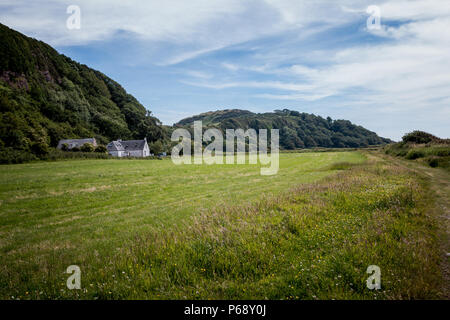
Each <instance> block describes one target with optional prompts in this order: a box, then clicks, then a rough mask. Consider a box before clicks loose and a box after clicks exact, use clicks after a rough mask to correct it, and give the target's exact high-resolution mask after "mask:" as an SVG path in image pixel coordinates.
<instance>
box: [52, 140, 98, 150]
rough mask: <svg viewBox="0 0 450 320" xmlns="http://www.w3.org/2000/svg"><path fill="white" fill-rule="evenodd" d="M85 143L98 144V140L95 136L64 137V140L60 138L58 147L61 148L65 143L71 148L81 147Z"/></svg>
mask: <svg viewBox="0 0 450 320" xmlns="http://www.w3.org/2000/svg"><path fill="white" fill-rule="evenodd" d="M85 143H91V144H92V145H94V146H97V141H96V140H95V138H86V139H64V140H59V142H58V147H57V148H60V149H61V148H62V145H63V144H67V145H68V146H69V147H70V148H73V147H78V148H79V147H81V146H82V145H83V144H85Z"/></svg>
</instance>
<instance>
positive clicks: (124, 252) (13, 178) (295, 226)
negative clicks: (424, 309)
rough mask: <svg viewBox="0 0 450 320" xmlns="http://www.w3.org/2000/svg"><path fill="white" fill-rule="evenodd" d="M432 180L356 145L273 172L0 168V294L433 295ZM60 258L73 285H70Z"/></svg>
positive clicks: (286, 159)
mask: <svg viewBox="0 0 450 320" xmlns="http://www.w3.org/2000/svg"><path fill="white" fill-rule="evenodd" d="M367 155H368V156H369V160H367ZM428 183H429V182H428V181H427V180H426V179H425V178H420V177H418V176H417V175H416V174H415V173H414V172H413V171H412V170H411V169H408V168H407V167H405V166H401V165H398V164H396V163H393V162H392V160H386V159H384V158H382V157H381V156H373V155H371V154H369V153H366V155H365V154H362V153H359V152H335V153H333V152H329V153H326V152H321V153H303V154H295V153H292V154H281V155H280V170H279V173H278V174H277V175H274V176H261V175H260V174H259V166H257V165H251V166H250V165H213V166H206V165H203V166H196V165H190V166H175V165H173V164H172V162H171V161H170V160H161V161H158V160H84V161H59V162H38V163H31V164H23V165H7V166H1V167H0V250H1V265H0V268H1V269H0V298H4V299H17V298H19V299H45V298H51V299H67V298H82V299H130V298H145V299H174V298H179V299H186V298H195V299H197V298H203V299H206V298H238V299H241V298H262V299H264V298H269V299H316V298H317V299H330V298H336V299H358V298H367V299H383V298H388V299H389V298H435V297H439V296H440V295H441V287H440V283H441V282H442V276H441V274H440V269H439V263H440V260H439V259H440V258H439V248H438V246H439V244H438V240H437V237H436V234H437V230H438V223H437V221H436V219H435V218H434V217H433V216H432V215H430V214H429V213H428V209H427V208H429V207H430V205H432V202H433V198H432V195H431V193H430V191H429V186H428ZM372 264H375V265H378V266H380V267H381V271H382V286H383V289H382V290H380V291H376V292H374V291H370V290H368V289H367V288H366V286H365V281H366V279H367V277H368V274H366V273H365V272H366V269H367V266H369V265H372ZM69 265H79V266H80V268H81V270H82V289H81V290H68V289H67V288H66V279H67V277H68V275H67V274H65V270H66V268H67V266H69Z"/></svg>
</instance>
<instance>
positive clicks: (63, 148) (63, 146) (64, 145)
mask: <svg viewBox="0 0 450 320" xmlns="http://www.w3.org/2000/svg"><path fill="white" fill-rule="evenodd" d="M61 150H62V151H69V145H68V144H67V143H63V145H62V146H61Z"/></svg>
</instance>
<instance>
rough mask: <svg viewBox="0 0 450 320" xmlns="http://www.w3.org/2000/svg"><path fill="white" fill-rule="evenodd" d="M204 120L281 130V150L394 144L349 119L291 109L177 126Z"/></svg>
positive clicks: (215, 115)
mask: <svg viewBox="0 0 450 320" xmlns="http://www.w3.org/2000/svg"><path fill="white" fill-rule="evenodd" d="M195 120H202V122H203V125H204V126H205V127H216V128H219V129H221V130H222V131H224V130H225V129H239V128H242V129H248V128H253V129H256V130H257V129H279V130H280V147H281V148H282V149H289V150H292V149H297V148H314V147H325V148H345V147H350V148H357V147H367V146H370V145H381V144H386V143H389V142H391V141H390V140H389V139H385V138H381V137H379V136H378V135H377V134H376V133H374V132H371V131H369V130H367V129H365V128H363V127H361V126H357V125H354V124H352V123H351V122H350V121H348V120H332V119H331V118H330V117H328V118H326V119H324V118H322V117H320V116H316V115H314V114H307V113H300V112H297V111H291V110H287V109H284V110H276V111H275V112H268V113H258V114H256V113H253V112H250V111H245V110H222V111H215V112H207V113H202V114H200V115H197V116H193V117H190V118H186V119H183V120H181V121H180V122H178V123H177V124H176V125H175V127H190V126H191V124H192V123H193V122H194V121H195Z"/></svg>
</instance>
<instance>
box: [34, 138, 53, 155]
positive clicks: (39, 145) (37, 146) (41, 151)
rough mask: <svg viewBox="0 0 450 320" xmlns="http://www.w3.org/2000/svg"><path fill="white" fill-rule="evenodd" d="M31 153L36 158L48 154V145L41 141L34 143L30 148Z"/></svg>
mask: <svg viewBox="0 0 450 320" xmlns="http://www.w3.org/2000/svg"><path fill="white" fill-rule="evenodd" d="M31 151H33V153H34V154H35V155H37V156H43V155H46V154H47V153H48V152H49V148H48V144H46V143H45V142H42V141H39V142H35V143H33V144H32V146H31Z"/></svg>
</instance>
